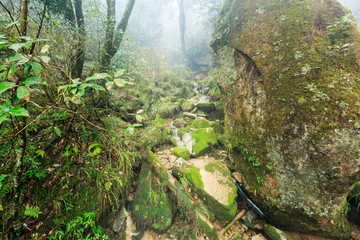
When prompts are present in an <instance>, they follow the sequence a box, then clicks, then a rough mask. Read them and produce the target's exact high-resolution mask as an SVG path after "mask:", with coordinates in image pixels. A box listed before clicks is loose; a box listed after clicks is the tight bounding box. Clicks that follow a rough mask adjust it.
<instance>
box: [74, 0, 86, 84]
mask: <svg viewBox="0 0 360 240" xmlns="http://www.w3.org/2000/svg"><path fill="white" fill-rule="evenodd" d="M75 15H76V20H77V26H78V40H77V44H76V45H77V47H76V53H75V55H74V57H73V60H74V62H75V63H74V66H73V68H72V70H71V77H72V78H80V77H81V75H82V72H83V67H84V62H85V46H86V45H85V40H86V33H85V21H84V14H83V10H82V0H75Z"/></svg>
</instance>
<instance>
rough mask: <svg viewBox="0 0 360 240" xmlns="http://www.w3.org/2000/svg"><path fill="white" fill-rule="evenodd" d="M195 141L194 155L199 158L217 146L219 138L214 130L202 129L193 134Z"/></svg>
mask: <svg viewBox="0 0 360 240" xmlns="http://www.w3.org/2000/svg"><path fill="white" fill-rule="evenodd" d="M191 137H192V138H193V139H194V140H195V143H194V144H193V148H192V151H193V152H192V155H193V156H194V157H198V156H201V155H204V154H205V153H207V152H208V151H210V149H211V147H212V146H216V145H217V142H218V141H217V138H216V134H215V131H214V129H213V128H202V129H198V130H195V131H193V132H192V133H191Z"/></svg>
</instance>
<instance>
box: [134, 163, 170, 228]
mask: <svg viewBox="0 0 360 240" xmlns="http://www.w3.org/2000/svg"><path fill="white" fill-rule="evenodd" d="M174 210H175V209H174V207H173V203H172V201H171V200H170V198H169V196H168V195H167V194H166V191H165V189H164V188H163V187H162V186H161V185H160V184H159V183H158V181H156V180H155V179H154V176H153V174H152V172H151V170H150V167H149V166H148V165H147V164H144V165H143V166H142V168H141V171H140V176H139V185H138V188H137V189H136V192H135V195H134V204H133V209H132V214H133V218H134V220H135V221H136V222H139V223H141V224H143V225H145V226H147V227H150V228H151V229H153V230H154V231H155V232H156V233H158V234H163V233H164V232H165V231H166V230H167V229H168V228H169V227H170V226H171V224H172V219H173V217H174V212H175V211H174Z"/></svg>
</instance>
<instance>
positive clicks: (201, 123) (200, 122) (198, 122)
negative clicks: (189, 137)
mask: <svg viewBox="0 0 360 240" xmlns="http://www.w3.org/2000/svg"><path fill="white" fill-rule="evenodd" d="M190 127H191V128H195V129H200V128H209V127H211V123H210V122H209V121H208V120H206V119H195V120H194V121H193V122H192V124H191V126H190Z"/></svg>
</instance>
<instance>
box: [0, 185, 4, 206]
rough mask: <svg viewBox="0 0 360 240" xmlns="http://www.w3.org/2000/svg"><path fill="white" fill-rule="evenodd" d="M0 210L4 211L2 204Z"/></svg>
mask: <svg viewBox="0 0 360 240" xmlns="http://www.w3.org/2000/svg"><path fill="white" fill-rule="evenodd" d="M0 189H1V188H0ZM0 211H4V209H3V206H2V205H1V204H0Z"/></svg>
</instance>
